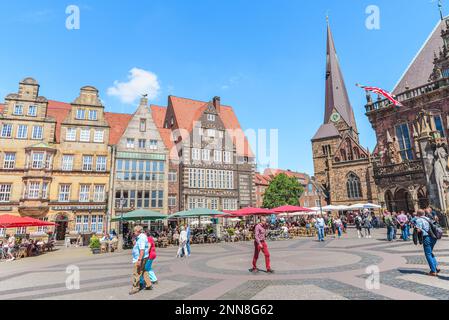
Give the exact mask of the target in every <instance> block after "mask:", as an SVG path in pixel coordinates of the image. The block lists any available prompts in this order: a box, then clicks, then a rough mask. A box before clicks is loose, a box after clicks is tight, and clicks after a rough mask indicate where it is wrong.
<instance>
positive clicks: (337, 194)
mask: <svg viewBox="0 0 449 320" xmlns="http://www.w3.org/2000/svg"><path fill="white" fill-rule="evenodd" d="M312 148H313V161H314V167H315V177H316V179H317V182H318V183H319V184H320V185H321V186H322V187H323V189H324V190H325V191H326V193H327V201H328V202H329V203H332V204H334V205H351V204H355V203H359V202H376V201H377V189H376V186H375V184H374V178H373V165H372V161H371V154H370V152H369V151H368V150H367V149H365V148H363V147H362V146H361V145H360V141H359V133H358V129H357V124H356V121H355V117H354V111H353V109H352V106H351V103H350V101H349V97H348V93H347V91H346V86H345V82H344V80H343V74H342V72H341V69H340V64H339V61H338V58H337V52H336V49H335V44H334V39H333V36H332V33H331V29H330V27H329V25H328V27H327V59H326V102H325V115H324V122H323V124H322V125H321V127H320V128H319V129H318V131H317V133H316V134H315V136H314V137H313V138H312Z"/></svg>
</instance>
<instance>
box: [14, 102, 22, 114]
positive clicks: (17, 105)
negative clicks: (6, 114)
mask: <svg viewBox="0 0 449 320" xmlns="http://www.w3.org/2000/svg"><path fill="white" fill-rule="evenodd" d="M17 110H20V112H17ZM13 115H15V116H23V105H21V104H16V105H15V106H14V113H13Z"/></svg>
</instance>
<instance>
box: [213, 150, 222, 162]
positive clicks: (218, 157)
mask: <svg viewBox="0 0 449 320" xmlns="http://www.w3.org/2000/svg"><path fill="white" fill-rule="evenodd" d="M214 162H215V163H222V162H223V153H222V152H221V150H214Z"/></svg>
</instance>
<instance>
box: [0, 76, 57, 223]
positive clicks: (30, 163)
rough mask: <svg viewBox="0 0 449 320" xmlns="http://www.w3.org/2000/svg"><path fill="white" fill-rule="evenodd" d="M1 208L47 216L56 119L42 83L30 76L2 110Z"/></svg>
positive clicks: (0, 125) (0, 140) (0, 150)
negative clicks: (43, 92) (40, 92)
mask: <svg viewBox="0 0 449 320" xmlns="http://www.w3.org/2000/svg"><path fill="white" fill-rule="evenodd" d="M0 129H1V131H0V212H1V213H8V214H16V215H23V216H33V217H36V218H41V219H43V218H47V217H48V214H49V212H50V206H49V199H50V186H51V184H52V182H53V180H54V178H53V174H52V171H53V165H54V159H55V155H56V148H57V147H56V145H55V131H56V120H55V119H54V118H53V117H52V116H51V115H50V113H49V112H48V101H47V99H46V98H44V97H41V96H39V84H38V83H37V81H36V80H34V79H31V78H26V79H24V80H23V81H22V82H20V83H19V91H18V93H14V94H9V95H8V96H7V97H6V98H5V104H4V105H2V106H1V110H0Z"/></svg>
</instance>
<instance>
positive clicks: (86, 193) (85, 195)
mask: <svg viewBox="0 0 449 320" xmlns="http://www.w3.org/2000/svg"><path fill="white" fill-rule="evenodd" d="M78 200H79V202H84V203H85V202H89V201H90V184H80V191H79V197H78Z"/></svg>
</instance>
